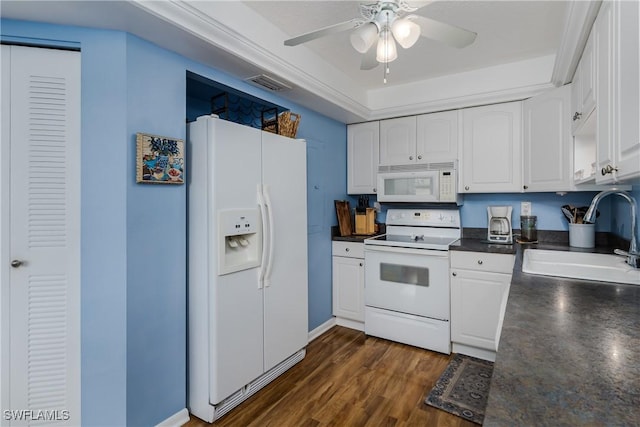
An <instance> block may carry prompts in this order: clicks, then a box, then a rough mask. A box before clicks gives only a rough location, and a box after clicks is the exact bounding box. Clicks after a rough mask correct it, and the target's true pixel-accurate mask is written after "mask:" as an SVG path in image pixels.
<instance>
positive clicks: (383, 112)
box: [369, 83, 554, 120]
mask: <svg viewBox="0 0 640 427" xmlns="http://www.w3.org/2000/svg"><path fill="white" fill-rule="evenodd" d="M553 87H554V85H553V84H552V83H539V84H534V85H529V86H522V87H517V88H510V89H504V90H494V91H492V92H487V93H476V94H471V95H464V96H457V97H451V98H446V99H438V100H434V101H426V102H420V103H415V104H410V105H403V106H400V107H390V108H380V109H378V110H375V111H374V112H373V113H372V115H371V116H370V118H369V120H382V119H389V118H393V117H401V116H410V115H416V114H426V113H435V112H438V111H447V110H456V109H460V108H468V107H477V106H480V105H488V104H498V103H501V102H511V101H520V100H523V99H527V98H531V97H532V96H535V95H538V94H540V93H542V92H544V91H546V90H549V89H552V88H553Z"/></svg>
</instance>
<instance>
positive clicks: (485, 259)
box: [449, 251, 516, 274]
mask: <svg viewBox="0 0 640 427" xmlns="http://www.w3.org/2000/svg"><path fill="white" fill-rule="evenodd" d="M449 254H450V255H451V268H462V269H465V270H478V271H493V272H496V273H509V274H511V273H512V271H513V263H514V262H515V259H516V257H515V255H509V254H488V253H483V252H464V251H450V252H449Z"/></svg>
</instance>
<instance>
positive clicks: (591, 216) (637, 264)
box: [584, 190, 640, 268]
mask: <svg viewBox="0 0 640 427" xmlns="http://www.w3.org/2000/svg"><path fill="white" fill-rule="evenodd" d="M609 194H617V195H618V196H620V197H622V198H623V199H625V200H626V201H627V202H629V204H630V205H631V245H630V246H629V251H628V252H625V251H623V250H621V249H616V250H614V251H613V252H614V253H615V254H617V255H622V256H626V257H627V264H629V265H630V266H632V267H634V268H640V253H638V241H637V237H636V236H637V235H638V216H637V207H636V206H637V203H636V199H634V198H633V196H631V195H630V194H629V193H627V192H626V191H621V190H606V191H602V192H600V193H598V194H596V195H595V197H594V198H593V200H592V201H591V205H590V206H589V209H588V210H587V213H586V214H585V215H584V222H589V223H594V222H595V220H596V209H597V207H598V203H600V200H602V199H604V198H605V197H607V196H608V195H609Z"/></svg>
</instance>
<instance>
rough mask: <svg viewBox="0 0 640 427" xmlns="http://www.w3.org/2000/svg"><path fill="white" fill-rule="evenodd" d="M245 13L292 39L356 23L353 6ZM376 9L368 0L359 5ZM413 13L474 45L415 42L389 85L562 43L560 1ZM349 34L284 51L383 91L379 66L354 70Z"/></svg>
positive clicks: (280, 5)
mask: <svg viewBox="0 0 640 427" xmlns="http://www.w3.org/2000/svg"><path fill="white" fill-rule="evenodd" d="M245 3H246V4H247V5H248V6H249V7H251V8H252V9H253V10H255V11H256V12H258V13H259V14H260V15H262V16H263V17H264V18H266V19H267V20H268V21H270V22H271V23H273V24H274V25H276V26H277V27H279V28H280V29H282V30H283V31H284V32H285V33H286V34H288V35H289V36H291V37H293V36H296V35H299V34H303V33H306V32H309V31H312V30H315V29H318V28H321V27H324V26H328V25H332V24H336V23H339V22H343V21H347V20H349V19H352V18H359V17H360V13H359V7H358V5H359V4H360V2H357V1H247V2H245ZM363 3H374V1H369V2H366V1H365V2H363ZM409 4H410V5H412V6H413V5H424V4H426V5H425V6H423V7H421V8H420V9H418V10H417V11H416V12H414V13H415V14H418V15H423V16H426V17H429V18H432V19H436V20H439V21H442V22H445V23H448V24H452V25H455V26H458V27H461V28H465V29H468V30H471V31H474V32H476V33H477V34H478V36H477V38H476V40H475V42H474V43H473V44H472V45H470V46H468V47H466V48H463V49H457V48H453V47H449V46H446V45H444V44H442V43H439V42H436V41H433V40H429V39H427V38H424V37H421V38H420V39H419V40H418V42H417V43H416V44H415V45H414V46H413V47H411V48H410V49H406V50H404V49H402V48H400V47H399V46H398V50H399V52H398V59H396V60H395V61H394V62H392V63H391V74H390V76H389V79H388V83H387V84H388V85H397V84H404V83H409V82H415V81H419V80H424V79H429V78H433V77H437V76H442V75H447V74H453V73H459V72H462V71H470V70H475V69H479V68H484V67H489V66H493V65H498V64H503V63H507V62H514V61H519V60H523V59H528V58H534V57H540V56H544V55H550V54H555V53H556V51H557V50H558V46H559V44H560V40H561V36H562V30H563V22H564V17H565V9H566V6H567V2H565V1H557V0H556V1H479V0H472V1H433V2H425V1H421V2H411V1H410V0H409ZM349 34H350V31H346V32H343V33H339V34H333V35H330V36H327V37H324V38H322V39H317V40H313V41H311V42H307V43H305V44H304V46H302V45H301V46H295V47H289V48H288V49H291V50H292V51H295V50H297V49H303V48H309V49H311V50H312V51H314V52H315V53H317V54H318V55H319V56H320V57H321V58H322V59H323V60H325V61H327V62H329V63H331V64H332V65H333V66H335V67H336V68H338V69H340V70H341V71H342V72H344V73H345V74H346V75H347V76H349V77H350V78H352V79H353V80H354V81H356V82H358V84H359V85H361V86H362V87H363V88H365V89H373V88H378V87H381V86H383V81H382V67H377V68H375V69H373V70H369V71H362V70H360V58H361V55H360V54H359V53H358V52H357V51H356V50H355V49H353V47H351V44H350V42H349Z"/></svg>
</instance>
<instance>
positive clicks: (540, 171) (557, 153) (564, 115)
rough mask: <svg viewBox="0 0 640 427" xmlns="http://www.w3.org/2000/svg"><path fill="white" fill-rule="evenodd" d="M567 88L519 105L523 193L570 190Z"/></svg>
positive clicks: (569, 87)
mask: <svg viewBox="0 0 640 427" xmlns="http://www.w3.org/2000/svg"><path fill="white" fill-rule="evenodd" d="M570 98H571V85H566V86H562V87H560V88H557V89H553V90H550V91H547V92H544V93H543V94H541V95H538V96H534V97H533V98H529V99H527V100H526V101H524V103H523V116H524V135H523V153H522V158H523V162H522V163H523V186H522V189H523V190H524V191H525V192H538V191H569V190H571V174H572V171H573V169H572V167H571V155H572V144H571V142H572V138H571V117H570V110H571V109H570V105H569V104H570V102H571V100H570Z"/></svg>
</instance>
